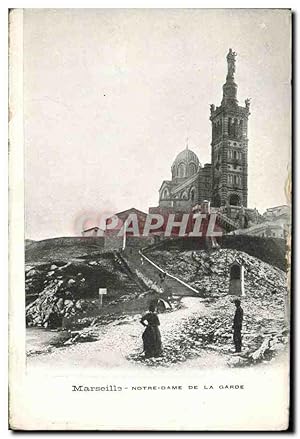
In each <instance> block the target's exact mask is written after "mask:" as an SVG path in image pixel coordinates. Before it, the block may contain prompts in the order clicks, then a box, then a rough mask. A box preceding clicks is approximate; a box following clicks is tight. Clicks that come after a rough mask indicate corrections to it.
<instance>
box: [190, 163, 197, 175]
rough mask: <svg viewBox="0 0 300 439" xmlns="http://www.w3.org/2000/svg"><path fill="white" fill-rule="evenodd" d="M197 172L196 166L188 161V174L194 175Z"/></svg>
mask: <svg viewBox="0 0 300 439" xmlns="http://www.w3.org/2000/svg"><path fill="white" fill-rule="evenodd" d="M196 172H197V168H196V165H195V163H190V164H189V175H194V174H196Z"/></svg>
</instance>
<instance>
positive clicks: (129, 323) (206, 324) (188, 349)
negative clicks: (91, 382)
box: [27, 296, 285, 371]
mask: <svg viewBox="0 0 300 439" xmlns="http://www.w3.org/2000/svg"><path fill="white" fill-rule="evenodd" d="M231 302H232V298H230V297H229V296H228V297H226V298H220V299H218V301H214V302H213V303H209V302H207V301H205V300H203V299H199V298H195V297H185V298H183V299H182V305H183V306H182V308H180V309H179V310H176V311H174V312H169V313H165V314H160V315H159V318H160V322H161V326H160V330H161V335H162V343H163V356H162V357H161V358H157V359H148V360H145V359H144V358H143V355H142V349H143V348H142V338H141V336H142V333H143V327H142V325H141V324H140V322H139V320H140V317H141V315H135V316H123V318H120V319H117V320H115V321H114V322H111V323H109V324H107V325H102V326H99V327H97V331H98V334H99V335H98V337H99V339H98V340H97V341H94V342H85V343H77V344H73V345H70V346H65V347H61V348H54V349H52V350H51V351H50V352H45V353H42V354H40V355H30V356H29V357H28V358H27V364H28V367H29V368H30V369H34V370H36V369H37V368H38V369H43V370H44V369H47V368H50V369H51V371H53V370H59V371H61V370H63V369H64V368H66V367H70V366H72V368H79V370H81V369H87V368H101V369H105V368H110V369H111V368H122V369H123V368H124V369H128V368H129V369H137V368H139V369H141V368H142V369H143V368H149V367H156V368H160V367H163V368H166V367H172V368H178V367H198V368H199V367H200V368H211V367H212V364H213V365H214V368H215V367H220V368H222V367H235V366H240V365H243V364H240V360H243V357H239V356H235V355H233V344H232V333H231V329H230V327H228V321H229V320H230V321H231V318H232V317H233V314H234V307H233V305H232V303H231ZM220 309H221V315H222V318H221V319H220V318H219V320H218V319H217V315H220ZM222 319H223V320H222ZM224 322H227V323H226V324H224ZM246 323H247V316H246ZM220 324H221V327H220ZM29 341H30V340H29ZM250 342H251V338H250V341H249V338H247V334H246V335H245V344H246V346H245V350H247V349H248V348H249V346H251V343H250ZM284 346H285V345H284V344H282V343H281V344H280V349H281V350H282V349H283V347H284ZM27 348H28V349H30V346H29V345H28V346H27ZM245 365H247V364H245Z"/></svg>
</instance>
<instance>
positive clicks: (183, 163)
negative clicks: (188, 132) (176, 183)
mask: <svg viewBox="0 0 300 439" xmlns="http://www.w3.org/2000/svg"><path fill="white" fill-rule="evenodd" d="M199 166H200V167H201V163H200V162H199V159H198V157H197V155H196V154H195V153H194V152H193V151H191V150H190V149H188V148H186V149H184V150H183V151H181V152H180V153H179V154H178V155H177V157H176V159H175V160H174V162H173V165H172V168H171V169H172V178H176V177H177V178H184V177H191V176H192V175H194V174H195V173H196V172H197V171H198V168H199Z"/></svg>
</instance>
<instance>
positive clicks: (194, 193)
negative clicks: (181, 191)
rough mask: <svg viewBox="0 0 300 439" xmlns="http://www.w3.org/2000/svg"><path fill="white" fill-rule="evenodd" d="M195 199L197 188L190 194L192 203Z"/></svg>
mask: <svg viewBox="0 0 300 439" xmlns="http://www.w3.org/2000/svg"><path fill="white" fill-rule="evenodd" d="M195 197H196V191H195V188H192V189H191V192H190V199H191V201H192V202H194V201H195Z"/></svg>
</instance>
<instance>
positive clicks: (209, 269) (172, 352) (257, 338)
mask: <svg viewBox="0 0 300 439" xmlns="http://www.w3.org/2000/svg"><path fill="white" fill-rule="evenodd" d="M148 256H149V257H150V258H151V259H152V260H155V262H156V263H157V264H158V265H159V266H161V267H162V268H164V269H165V270H166V271H168V272H169V273H170V274H173V275H175V276H177V277H179V278H181V279H182V280H184V281H186V282H188V283H189V284H190V285H192V286H194V287H195V288H197V289H198V290H199V291H200V292H201V295H202V296H203V297H204V299H203V304H204V305H205V308H204V309H202V310H201V312H199V313H197V312H196V313H194V315H192V316H191V317H189V318H187V319H185V320H183V321H181V322H180V324H178V325H176V326H175V327H174V328H173V330H172V331H171V332H170V333H169V334H168V335H167V340H166V341H165V349H164V351H165V353H164V357H163V358H162V359H158V360H155V361H152V360H147V361H148V362H149V363H151V364H170V363H176V362H178V361H185V360H186V359H187V358H196V357H197V356H198V355H201V352H202V351H203V349H208V350H212V351H217V352H220V353H229V352H230V351H232V349H233V343H232V323H233V315H234V309H235V308H234V305H233V301H234V297H233V296H229V295H228V294H227V293H228V287H229V266H230V264H231V263H232V262H234V261H239V262H241V263H243V264H244V266H245V293H246V295H245V296H244V297H242V298H241V301H242V307H243V310H244V323H243V354H242V355H241V356H239V357H238V358H231V359H230V360H229V363H228V364H229V365H231V366H243V365H249V364H252V363H255V362H257V361H262V360H269V359H271V358H273V357H274V355H276V354H278V353H279V352H281V351H283V350H284V349H285V347H286V345H287V343H288V332H289V325H288V321H287V316H288V289H287V277H286V273H285V272H283V271H281V270H280V269H279V268H277V267H273V266H271V265H269V264H267V263H265V262H263V261H261V260H259V259H256V258H254V257H252V256H249V255H248V254H246V253H244V252H239V251H235V250H224V249H223V250H220V249H219V250H215V251H213V252H207V251H205V250H199V251H188V252H179V251H176V250H175V251H171V252H170V251H157V250H155V251H152V252H149V253H148ZM137 360H139V359H138V358H137Z"/></svg>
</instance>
